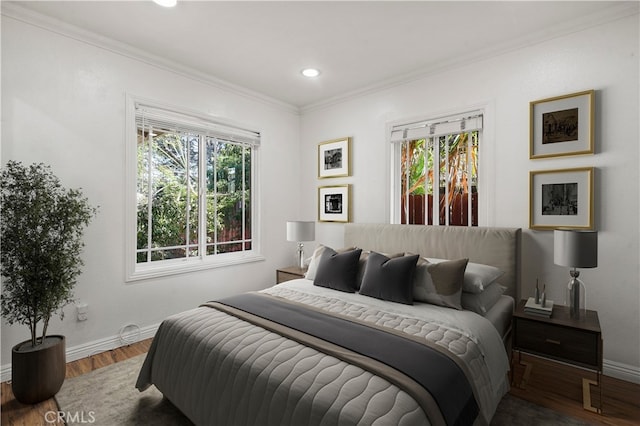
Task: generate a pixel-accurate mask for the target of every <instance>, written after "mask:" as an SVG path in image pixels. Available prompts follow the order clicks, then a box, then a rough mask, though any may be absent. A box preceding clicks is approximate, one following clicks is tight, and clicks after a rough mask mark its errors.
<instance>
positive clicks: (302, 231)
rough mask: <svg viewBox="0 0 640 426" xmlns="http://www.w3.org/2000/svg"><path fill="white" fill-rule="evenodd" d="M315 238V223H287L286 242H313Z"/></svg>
mask: <svg viewBox="0 0 640 426" xmlns="http://www.w3.org/2000/svg"><path fill="white" fill-rule="evenodd" d="M315 238H316V223H315V222H301V221H296V222H287V241H296V242H300V241H313V240H315Z"/></svg>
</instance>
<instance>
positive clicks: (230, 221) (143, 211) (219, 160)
mask: <svg viewBox="0 0 640 426" xmlns="http://www.w3.org/2000/svg"><path fill="white" fill-rule="evenodd" d="M135 118H136V248H135V265H136V266H135V269H136V270H141V269H142V270H144V269H145V268H147V269H148V268H151V269H153V268H154V267H156V266H160V267H162V268H167V267H169V268H170V269H171V268H178V270H180V268H181V266H183V265H184V264H185V262H186V264H193V263H198V262H202V263H207V262H209V261H210V260H211V259H213V258H214V257H215V258H218V260H219V259H220V258H225V261H224V262H227V263H229V262H230V263H235V262H234V261H233V259H234V258H237V257H238V256H240V257H243V256H246V255H250V254H255V253H256V250H255V247H254V238H253V235H254V233H255V232H256V226H255V225H256V224H255V223H254V222H255V221H254V220H253V209H254V204H255V203H254V199H255V198H254V197H255V194H254V190H253V189H254V188H253V187H254V183H253V182H254V178H255V176H254V170H255V162H256V159H255V151H256V149H257V143H258V142H259V134H257V133H251V132H248V131H244V130H242V129H235V128H230V127H224V126H222V125H219V124H217V123H209V122H208V121H207V120H205V119H202V118H199V117H197V116H189V115H186V114H182V113H174V112H171V111H163V110H159V109H154V108H152V107H146V106H144V105H136V111H135ZM246 135H249V136H246ZM224 262H223V263H224ZM173 272H175V271H173ZM169 273H171V271H170V272H169Z"/></svg>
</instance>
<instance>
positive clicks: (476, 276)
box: [426, 257, 504, 294]
mask: <svg viewBox="0 0 640 426" xmlns="http://www.w3.org/2000/svg"><path fill="white" fill-rule="evenodd" d="M426 259H427V260H428V261H429V262H431V263H440V262H444V261H446V259H436V258H431V257H427V258H426ZM503 274H504V271H502V270H500V269H498V268H496V267H495V266H490V265H483V264H482V263H473V262H469V263H468V264H467V269H466V270H465V271H464V283H463V284H462V291H463V292H466V293H476V294H477V293H482V291H483V290H484V289H485V288H487V287H488V286H489V284H491V283H493V282H494V281H495V280H497V279H498V278H500V277H501V276H502V275H503Z"/></svg>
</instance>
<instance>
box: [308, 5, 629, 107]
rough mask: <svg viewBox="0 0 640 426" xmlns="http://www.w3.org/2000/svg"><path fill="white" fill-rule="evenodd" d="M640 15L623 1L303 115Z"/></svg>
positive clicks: (324, 103)
mask: <svg viewBox="0 0 640 426" xmlns="http://www.w3.org/2000/svg"><path fill="white" fill-rule="evenodd" d="M639 13H640V2H637V1H623V2H616V4H615V5H614V6H611V7H610V8H608V9H606V10H604V11H598V12H595V13H592V14H590V15H585V16H582V17H579V18H576V19H574V20H573V21H569V22H563V23H562V24H558V25H555V26H551V27H545V28H542V29H540V30H539V31H537V32H534V33H529V34H525V35H523V36H522V37H518V38H514V39H511V40H507V41H505V42H503V43H500V44H495V45H491V46H489V47H487V48H486V49H482V50H479V51H477V52H475V53H474V54H473V55H467V56H464V57H460V58H456V59H453V60H450V61H445V62H442V63H440V64H438V65H435V66H430V67H426V68H421V69H418V70H415V71H412V72H409V73H405V74H402V75H397V76H394V77H392V78H390V79H387V80H384V81H380V82H377V83H374V84H371V85H369V86H365V87H361V88H359V89H356V90H352V91H348V92H345V93H342V94H340V95H338V96H334V97H331V98H328V99H325V100H322V101H318V102H314V103H312V104H308V105H304V106H301V107H300V113H301V114H302V115H304V114H305V113H308V112H312V111H315V110H321V109H324V108H328V107H330V106H333V105H336V104H339V103H343V102H346V101H348V100H351V99H355V98H359V97H362V96H366V95H369V94H372V93H376V92H381V91H384V90H388V89H391V88H393V87H396V86H401V85H404V84H408V83H411V82H414V81H417V80H421V79H423V78H426V77H428V76H430V75H435V74H439V73H442V72H445V71H448V70H452V69H455V68H458V67H461V66H463V65H469V64H470V63H473V62H480V61H483V60H486V59H489V58H492V57H497V56H501V55H504V54H507V53H510V52H514V51H517V50H520V49H523V48H525V47H530V46H534V45H536V44H541V43H544V42H547V41H549V40H553V39H557V38H560V37H565V36H568V35H570V34H574V33H578V32H581V31H584V30H587V29H590V28H593V27H596V26H599V25H604V24H607V23H610V22H613V21H617V20H620V19H624V18H628V17H631V16H633V15H638V14H639Z"/></svg>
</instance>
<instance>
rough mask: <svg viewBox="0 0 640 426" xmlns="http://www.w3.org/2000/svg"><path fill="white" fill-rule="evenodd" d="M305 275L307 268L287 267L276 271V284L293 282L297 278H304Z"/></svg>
mask: <svg viewBox="0 0 640 426" xmlns="http://www.w3.org/2000/svg"><path fill="white" fill-rule="evenodd" d="M306 273H307V268H306V267H304V268H301V267H299V266H287V267H286V268H280V269H277V270H276V284H280V283H282V282H285V281H289V280H295V279H298V278H304V274H306Z"/></svg>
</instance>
